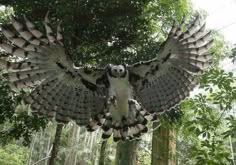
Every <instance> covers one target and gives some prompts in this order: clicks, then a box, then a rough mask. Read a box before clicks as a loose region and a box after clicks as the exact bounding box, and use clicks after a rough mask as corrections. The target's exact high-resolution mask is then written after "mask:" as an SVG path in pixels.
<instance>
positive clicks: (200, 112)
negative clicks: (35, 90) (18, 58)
mask: <svg viewBox="0 0 236 165" xmlns="http://www.w3.org/2000/svg"><path fill="white" fill-rule="evenodd" d="M1 4H2V5H5V7H2V9H1V10H0V21H1V23H8V22H9V17H8V16H9V14H14V15H16V16H19V17H20V16H22V15H23V14H25V15H26V16H28V17H30V18H31V19H32V20H34V21H35V22H36V24H37V25H38V27H39V28H41V29H42V30H43V26H42V23H41V22H42V20H43V19H44V16H45V14H46V13H47V11H48V10H49V11H50V19H51V21H52V23H53V25H54V27H56V24H57V23H58V22H59V20H62V23H63V24H62V25H63V30H64V36H65V45H66V48H67V50H68V52H70V54H72V55H73V56H72V57H73V59H74V61H75V63H76V64H77V65H81V64H93V65H99V66H104V65H106V64H107V63H122V62H126V63H131V62H136V61H140V60H145V59H150V58H152V57H154V56H155V55H156V52H157V51H158V49H159V45H160V43H161V42H163V41H164V40H165V37H166V35H167V34H168V31H169V29H170V27H171V25H172V23H173V21H174V20H178V21H180V20H181V19H182V17H183V16H184V15H185V16H186V17H187V18H188V20H191V18H192V17H193V16H194V15H196V13H197V12H196V11H194V10H193V9H192V6H191V3H190V2H189V1H188V0H179V1H175V0H139V1H132V0H103V1H100V0H70V1H68V0H60V1H49V0H40V1H39V0H38V1H35V0H18V1H13V0H3V1H1ZM199 12H200V13H201V14H202V15H205V13H204V12H203V11H199ZM0 37H1V39H3V37H2V36H0ZM213 37H214V39H215V43H214V47H213V48H212V50H211V51H212V52H214V62H213V65H212V67H211V68H210V69H209V70H208V71H207V72H206V73H205V74H204V75H203V76H201V77H199V80H200V86H199V90H198V91H197V93H198V94H196V95H195V96H194V97H191V98H188V99H186V100H185V101H184V102H182V103H181V104H180V105H179V106H178V108H176V109H174V110H172V111H170V113H167V114H165V115H164V116H161V117H160V118H161V127H158V126H160V123H156V124H155V125H154V126H153V128H154V129H155V131H150V132H149V133H148V134H146V135H144V136H143V138H142V140H140V141H138V142H126V143H124V144H122V143H119V144H116V143H114V142H113V141H112V139H109V140H108V141H106V142H103V141H102V140H101V139H100V136H101V132H99V131H97V132H94V133H89V132H86V131H85V129H84V128H81V127H78V126H76V125H75V124H74V123H73V122H71V123H69V124H68V125H66V126H64V128H63V130H62V135H61V136H62V138H61V145H60V149H59V153H58V156H57V159H56V164H66V165H75V164H76V165H90V164H91V165H95V164H101V165H102V164H105V165H112V164H116V165H118V164H122V165H125V164H130V165H131V164H132V165H138V164H139V165H150V164H152V165H155V164H161V163H162V164H167V163H168V162H169V164H180V165H182V164H189V165H195V164H199V165H202V164H210V165H218V164H219V165H222V164H225V165H227V164H232V163H234V159H235V156H234V151H235V150H236V143H235V142H234V141H235V136H236V134H235V130H236V118H235V112H234V101H235V99H236V87H235V77H234V75H233V73H226V72H225V71H224V70H222V69H221V68H220V67H219V65H218V64H219V61H222V60H223V59H224V58H226V57H228V56H229V57H232V58H234V57H235V56H234V54H235V49H233V50H232V52H233V53H231V50H230V48H229V47H228V45H227V44H226V43H225V42H224V40H223V38H222V37H221V36H220V35H219V34H218V33H217V32H216V31H214V32H213ZM2 56H5V54H4V53H2ZM2 72H4V71H2ZM0 78H1V81H0V143H1V144H0V164H3V165H20V164H30V165H31V164H39V165H43V164H47V163H48V158H49V157H50V153H51V151H52V144H53V140H54V134H55V130H56V123H54V122H53V121H48V120H47V119H45V118H43V117H38V116H36V115H32V114H31V113H30V109H29V107H28V105H25V104H24V103H23V102H22V98H23V97H24V95H25V94H26V93H27V91H19V92H17V93H13V92H12V91H11V90H10V88H9V87H8V85H7V82H6V81H5V80H4V79H3V78H2V77H0ZM157 127H158V128H157ZM150 129H151V130H152V125H151V124H150ZM155 139H157V140H156V141H155ZM127 146H129V147H127ZM122 153H125V154H123V155H122Z"/></svg>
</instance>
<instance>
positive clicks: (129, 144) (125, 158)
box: [115, 141, 138, 165]
mask: <svg viewBox="0 0 236 165" xmlns="http://www.w3.org/2000/svg"><path fill="white" fill-rule="evenodd" d="M137 149H138V141H125V142H119V143H118V144H117V147H116V160H115V165H138V159H137V151H138V150H137Z"/></svg>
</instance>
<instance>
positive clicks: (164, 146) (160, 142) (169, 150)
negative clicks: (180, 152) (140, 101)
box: [151, 123, 176, 165]
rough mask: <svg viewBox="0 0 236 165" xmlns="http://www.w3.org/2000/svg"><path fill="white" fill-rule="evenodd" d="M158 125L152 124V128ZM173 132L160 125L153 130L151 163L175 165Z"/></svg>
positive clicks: (152, 164) (155, 164)
mask: <svg viewBox="0 0 236 165" xmlns="http://www.w3.org/2000/svg"><path fill="white" fill-rule="evenodd" d="M157 126H158V124H157V123H154V124H153V128H156V127H157ZM175 145H176V143H175V132H174V130H172V129H171V128H169V127H165V126H161V127H159V128H158V129H156V130H155V131H154V132H153V136H152V161H151V165H175V149H176V147H175Z"/></svg>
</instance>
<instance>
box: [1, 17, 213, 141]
mask: <svg viewBox="0 0 236 165" xmlns="http://www.w3.org/2000/svg"><path fill="white" fill-rule="evenodd" d="M11 21H12V26H13V27H11V28H9V26H4V25H2V26H1V31H2V34H3V35H4V36H5V37H6V38H7V40H8V41H6V42H2V43H0V47H1V48H2V49H3V50H4V51H5V53H7V54H10V56H9V57H8V58H5V59H3V58H2V59H0V67H1V68H3V69H6V70H7V74H5V76H6V77H7V78H8V80H9V82H10V85H11V87H12V88H24V87H33V90H32V92H31V93H30V94H29V95H28V96H27V97H26V99H25V101H26V102H27V103H29V104H30V105H31V109H32V111H35V112H37V113H39V114H43V115H46V116H47V117H50V118H55V119H56V120H57V121H58V122H62V123H67V122H69V121H70V120H71V119H72V120H74V121H75V122H76V123H77V124H78V125H81V126H86V127H87V129H88V130H89V131H93V130H96V129H97V128H99V127H101V128H102V130H103V135H102V137H103V138H108V137H110V136H111V135H112V134H113V138H114V140H115V141H117V140H120V139H122V140H126V139H133V138H135V137H139V136H140V135H141V134H142V133H144V132H147V130H148V129H147V126H146V124H147V122H148V120H155V119H156V118H157V117H158V115H160V114H162V113H164V112H165V111H168V110H169V109H170V108H172V107H174V106H175V105H177V104H178V103H179V102H180V101H181V100H183V99H184V98H186V97H187V96H188V95H189V92H190V91H191V90H192V89H193V88H194V86H195V85H196V84H197V81H196V75H199V74H202V72H203V70H204V69H205V68H207V67H208V66H209V62H208V61H209V60H210V59H211V57H212V54H211V53H209V49H210V48H211V46H212V43H213V40H212V39H211V34H210V32H206V31H205V24H203V23H201V21H200V18H199V17H196V19H195V20H194V21H193V23H192V24H191V25H190V26H189V27H188V28H187V30H186V31H184V32H183V31H182V28H183V27H184V26H186V25H185V22H184V21H183V22H182V23H181V24H180V25H179V26H176V25H174V26H173V27H172V29H171V30H170V32H169V35H168V37H167V39H166V41H165V42H164V43H163V44H162V46H161V48H160V50H159V52H158V53H157V55H156V57H155V58H153V59H150V60H149V61H140V62H138V63H135V64H121V65H113V64H107V66H106V67H105V68H97V67H89V66H80V67H76V66H75V65H74V64H73V61H72V60H71V58H70V57H71V56H69V55H68V54H67V53H66V51H65V48H64V46H63V42H62V40H63V35H62V30H61V26H60V25H58V27H57V31H56V33H53V31H52V28H51V27H50V22H49V19H48V17H47V16H46V17H45V20H44V26H45V29H46V30H45V31H46V33H45V34H44V33H42V32H40V31H39V30H37V28H36V26H35V25H34V23H32V22H31V21H30V20H29V19H28V18H26V17H24V21H23V22H21V21H19V20H18V19H16V18H15V17H13V16H11Z"/></svg>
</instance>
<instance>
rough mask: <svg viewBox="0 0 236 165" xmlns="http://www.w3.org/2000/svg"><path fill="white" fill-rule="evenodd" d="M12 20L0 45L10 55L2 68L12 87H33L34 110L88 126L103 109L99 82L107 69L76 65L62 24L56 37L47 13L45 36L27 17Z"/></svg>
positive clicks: (4, 31) (4, 28) (2, 60)
mask: <svg viewBox="0 0 236 165" xmlns="http://www.w3.org/2000/svg"><path fill="white" fill-rule="evenodd" d="M11 20H12V27H9V26H4V25H2V26H1V31H2V34H3V35H4V36H5V37H6V38H7V41H6V42H2V43H0V48H1V49H3V50H4V51H5V53H7V54H9V56H8V57H7V58H5V59H3V58H1V59H0V68H3V69H6V70H7V73H6V74H5V76H6V77H7V79H8V80H9V82H10V85H11V87H12V88H17V89H18V88H23V87H34V89H33V91H32V92H31V93H30V94H29V96H28V97H27V98H26V101H27V102H28V103H29V104H31V108H32V110H33V111H37V112H39V113H41V114H45V115H47V116H49V117H55V118H56V120H57V121H61V122H68V121H69V120H70V119H73V120H75V121H76V123H78V124H80V125H86V124H88V122H89V120H90V118H91V117H93V116H94V115H97V114H98V113H100V112H102V111H103V110H104V104H103V102H104V91H102V90H101V88H98V87H97V85H96V84H97V82H98V81H102V80H103V77H104V69H98V68H88V67H79V68H77V67H74V65H73V62H72V60H71V58H70V57H69V56H68V55H67V54H66V53H65V49H64V47H63V42H62V39H63V37H62V33H61V27H60V25H58V27H57V33H56V36H54V34H53V33H52V29H51V27H50V26H49V20H48V17H47V16H46V18H45V21H44V25H45V29H46V36H45V35H44V34H43V33H42V32H40V31H39V30H37V29H36V28H35V25H34V24H33V23H32V22H31V21H29V20H28V19H27V18H26V17H25V18H24V20H25V22H24V23H21V22H20V21H18V20H17V19H16V18H14V17H13V16H12V18H11Z"/></svg>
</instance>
